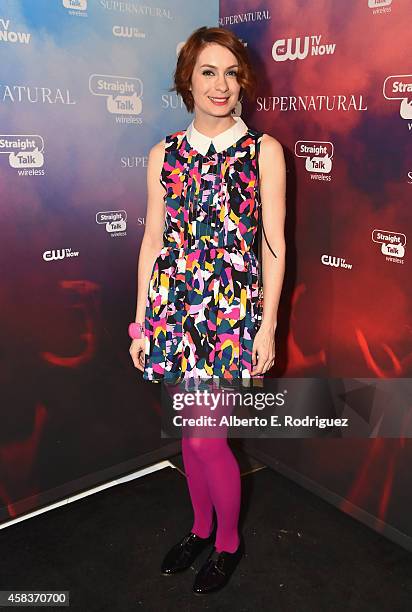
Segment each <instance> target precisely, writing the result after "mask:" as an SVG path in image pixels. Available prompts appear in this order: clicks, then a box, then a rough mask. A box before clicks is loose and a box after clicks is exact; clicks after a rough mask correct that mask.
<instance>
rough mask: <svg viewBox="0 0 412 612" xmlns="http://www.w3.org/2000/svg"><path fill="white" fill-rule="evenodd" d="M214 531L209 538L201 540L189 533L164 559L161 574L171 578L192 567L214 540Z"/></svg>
mask: <svg viewBox="0 0 412 612" xmlns="http://www.w3.org/2000/svg"><path fill="white" fill-rule="evenodd" d="M214 531H215V530H214V529H213V530H212V533H211V534H210V536H209V537H208V538H200V537H199V536H197V535H196V534H195V533H192V532H190V533H188V534H187V535H185V536H184V537H183V538H182V539H181V540H180V542H178V543H177V544H175V545H174V546H173V547H172V548H171V549H170V550H169V552H168V553H167V554H166V556H165V558H164V559H163V563H162V567H161V572H162V574H164V575H166V576H169V575H170V574H177V572H182V571H183V570H185V569H187V568H188V567H190V566H191V565H192V563H193V561H194V560H195V559H196V557H197V556H198V555H199V554H200V553H201V552H202V550H204V549H205V548H206V547H207V546H209V544H211V543H212V542H213V540H214V536H215V533H214Z"/></svg>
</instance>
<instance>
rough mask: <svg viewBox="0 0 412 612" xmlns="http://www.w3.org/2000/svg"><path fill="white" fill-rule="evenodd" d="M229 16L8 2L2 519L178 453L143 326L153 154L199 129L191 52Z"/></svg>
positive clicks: (122, 5) (2, 178)
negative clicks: (138, 318)
mask: <svg viewBox="0 0 412 612" xmlns="http://www.w3.org/2000/svg"><path fill="white" fill-rule="evenodd" d="M218 8H219V7H218V3H217V2H207V3H205V2H201V1H200V0H196V1H192V2H190V3H188V2H185V1H184V0H174V1H173V2H158V1H157V0H148V1H145V2H144V3H140V2H137V1H133V2H117V1H112V0H88V1H86V0H36V1H35V2H33V1H32V0H9V1H7V0H3V1H2V2H1V5H0V54H1V69H0V70H1V72H0V74H1V77H0V132H1V134H0V203H1V204H0V205H1V217H2V222H1V234H2V238H1V246H0V249H1V262H2V282H1V287H0V293H1V325H0V330H1V331H0V333H1V347H2V348H1V368H0V377H1V402H0V520H1V521H2V522H4V521H7V520H10V519H11V518H14V517H16V516H18V515H19V514H22V513H25V512H28V511H29V510H32V509H33V508H37V507H39V506H41V505H44V504H45V503H47V502H51V501H54V500H56V499H58V498H62V497H66V496H67V495H69V494H71V493H76V492H78V491H79V490H82V489H87V488H89V487H90V486H93V485H94V484H98V483H100V482H103V481H107V480H108V479H110V478H112V477H116V476H118V475H119V474H122V473H125V472H127V471H131V470H133V469H134V468H135V467H138V466H139V465H142V464H145V465H147V464H148V463H152V462H153V461H155V460H158V459H161V458H163V457H166V456H169V455H170V452H168V450H167V449H168V447H170V442H169V444H167V441H161V440H160V430H159V423H160V421H159V400H158V397H156V396H155V395H154V387H155V385H153V384H149V383H147V382H146V383H145V382H144V381H143V380H142V377H141V373H140V372H138V371H137V370H135V368H134V367H133V363H132V361H131V358H130V355H129V352H128V351H129V346H130V340H129V338H128V335H127V325H128V323H129V321H131V320H133V319H134V315H135V307H136V280H137V256H138V252H139V248H140V242H141V238H142V235H143V230H144V219H145V211H146V166H147V156H148V152H149V150H150V148H151V147H152V146H153V145H154V144H155V143H156V142H158V141H159V140H161V139H162V138H163V137H164V135H165V134H167V133H170V132H172V131H174V130H178V129H181V128H182V126H183V127H184V126H186V125H188V124H189V122H190V121H191V118H192V116H191V115H188V114H187V111H186V108H185V107H184V105H183V104H182V101H181V99H180V98H177V96H176V95H175V93H172V92H170V91H169V89H170V87H171V85H172V75H173V70H174V68H175V66H176V58H177V52H178V49H179V47H180V45H181V43H182V42H183V41H185V39H186V38H187V37H188V36H189V34H190V33H191V32H192V31H193V30H194V29H195V28H197V27H200V26H202V25H210V26H211V25H217V23H218ZM162 444H163V445H164V446H163V449H162ZM174 445H176V443H174Z"/></svg>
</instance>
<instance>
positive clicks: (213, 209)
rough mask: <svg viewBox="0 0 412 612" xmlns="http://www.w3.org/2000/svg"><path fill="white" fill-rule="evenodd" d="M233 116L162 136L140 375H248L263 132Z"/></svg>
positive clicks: (171, 377)
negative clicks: (216, 127) (156, 238)
mask: <svg viewBox="0 0 412 612" xmlns="http://www.w3.org/2000/svg"><path fill="white" fill-rule="evenodd" d="M234 119H235V120H236V124H235V125H233V126H232V127H231V128H229V129H228V130H225V131H224V132H223V133H221V134H219V135H218V136H217V137H215V138H213V139H210V138H207V137H206V136H204V135H203V134H200V133H199V132H198V131H197V130H196V129H195V127H194V125H193V122H192V123H191V125H190V126H189V128H188V129H187V130H185V131H179V132H175V133H173V134H170V135H168V136H166V139H165V157H164V162H163V167H162V172H161V178H160V181H161V183H162V184H163V186H164V188H165V189H166V193H165V195H164V200H165V206H166V216H165V226H164V232H163V248H162V249H161V251H160V253H159V255H158V256H157V258H156V260H155V263H154V265H153V268H152V273H151V277H150V281H149V287H148V295H147V302H146V311H145V338H146V344H145V366H144V371H143V379H144V380H150V381H153V382H160V381H161V380H164V382H169V383H174V382H179V381H181V380H183V379H186V378H187V377H198V378H199V379H210V378H211V377H219V378H223V379H229V380H233V379H236V378H241V379H245V378H249V379H250V378H251V374H250V372H251V369H252V346H253V339H254V336H255V333H256V331H257V327H256V310H257V300H258V272H259V262H258V260H257V258H256V255H255V253H254V251H253V250H252V249H251V247H252V244H253V241H254V237H255V234H256V231H257V222H258V215H259V214H260V211H259V207H260V198H259V186H258V166H257V159H258V153H259V147H260V142H261V137H262V135H263V134H262V133H261V132H257V131H256V130H253V129H250V128H248V127H247V126H246V124H245V123H244V122H243V120H242V119H241V118H240V117H234ZM210 143H212V144H211V146H210V148H209V150H207V151H205V149H206V148H208V145H209V144H210ZM194 144H196V148H195V147H194ZM222 147H224V148H222ZM198 149H202V151H201V152H199V150H198Z"/></svg>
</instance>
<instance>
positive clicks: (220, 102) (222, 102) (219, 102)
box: [208, 96, 229, 106]
mask: <svg viewBox="0 0 412 612" xmlns="http://www.w3.org/2000/svg"><path fill="white" fill-rule="evenodd" d="M208 98H209V100H211V101H212V102H213V104H216V106H224V105H225V104H226V103H227V101H228V100H229V98H212V97H211V96H208Z"/></svg>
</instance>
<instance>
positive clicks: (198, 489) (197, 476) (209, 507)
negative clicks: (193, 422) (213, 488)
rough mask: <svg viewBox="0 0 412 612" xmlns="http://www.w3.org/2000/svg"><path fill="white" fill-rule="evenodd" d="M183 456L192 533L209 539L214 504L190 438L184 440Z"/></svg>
mask: <svg viewBox="0 0 412 612" xmlns="http://www.w3.org/2000/svg"><path fill="white" fill-rule="evenodd" d="M182 456H183V464H184V467H185V472H186V478H187V485H188V488H189V493H190V499H191V501H192V506H193V514H194V523H193V528H192V533H195V534H196V535H198V536H199V537H200V538H207V537H208V536H209V535H210V533H211V531H212V521H213V503H212V499H211V497H210V493H209V487H208V484H207V480H206V476H205V473H204V470H203V465H202V463H201V462H200V461H199V459H198V458H197V456H196V453H195V452H194V450H193V448H192V445H191V444H190V438H182Z"/></svg>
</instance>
